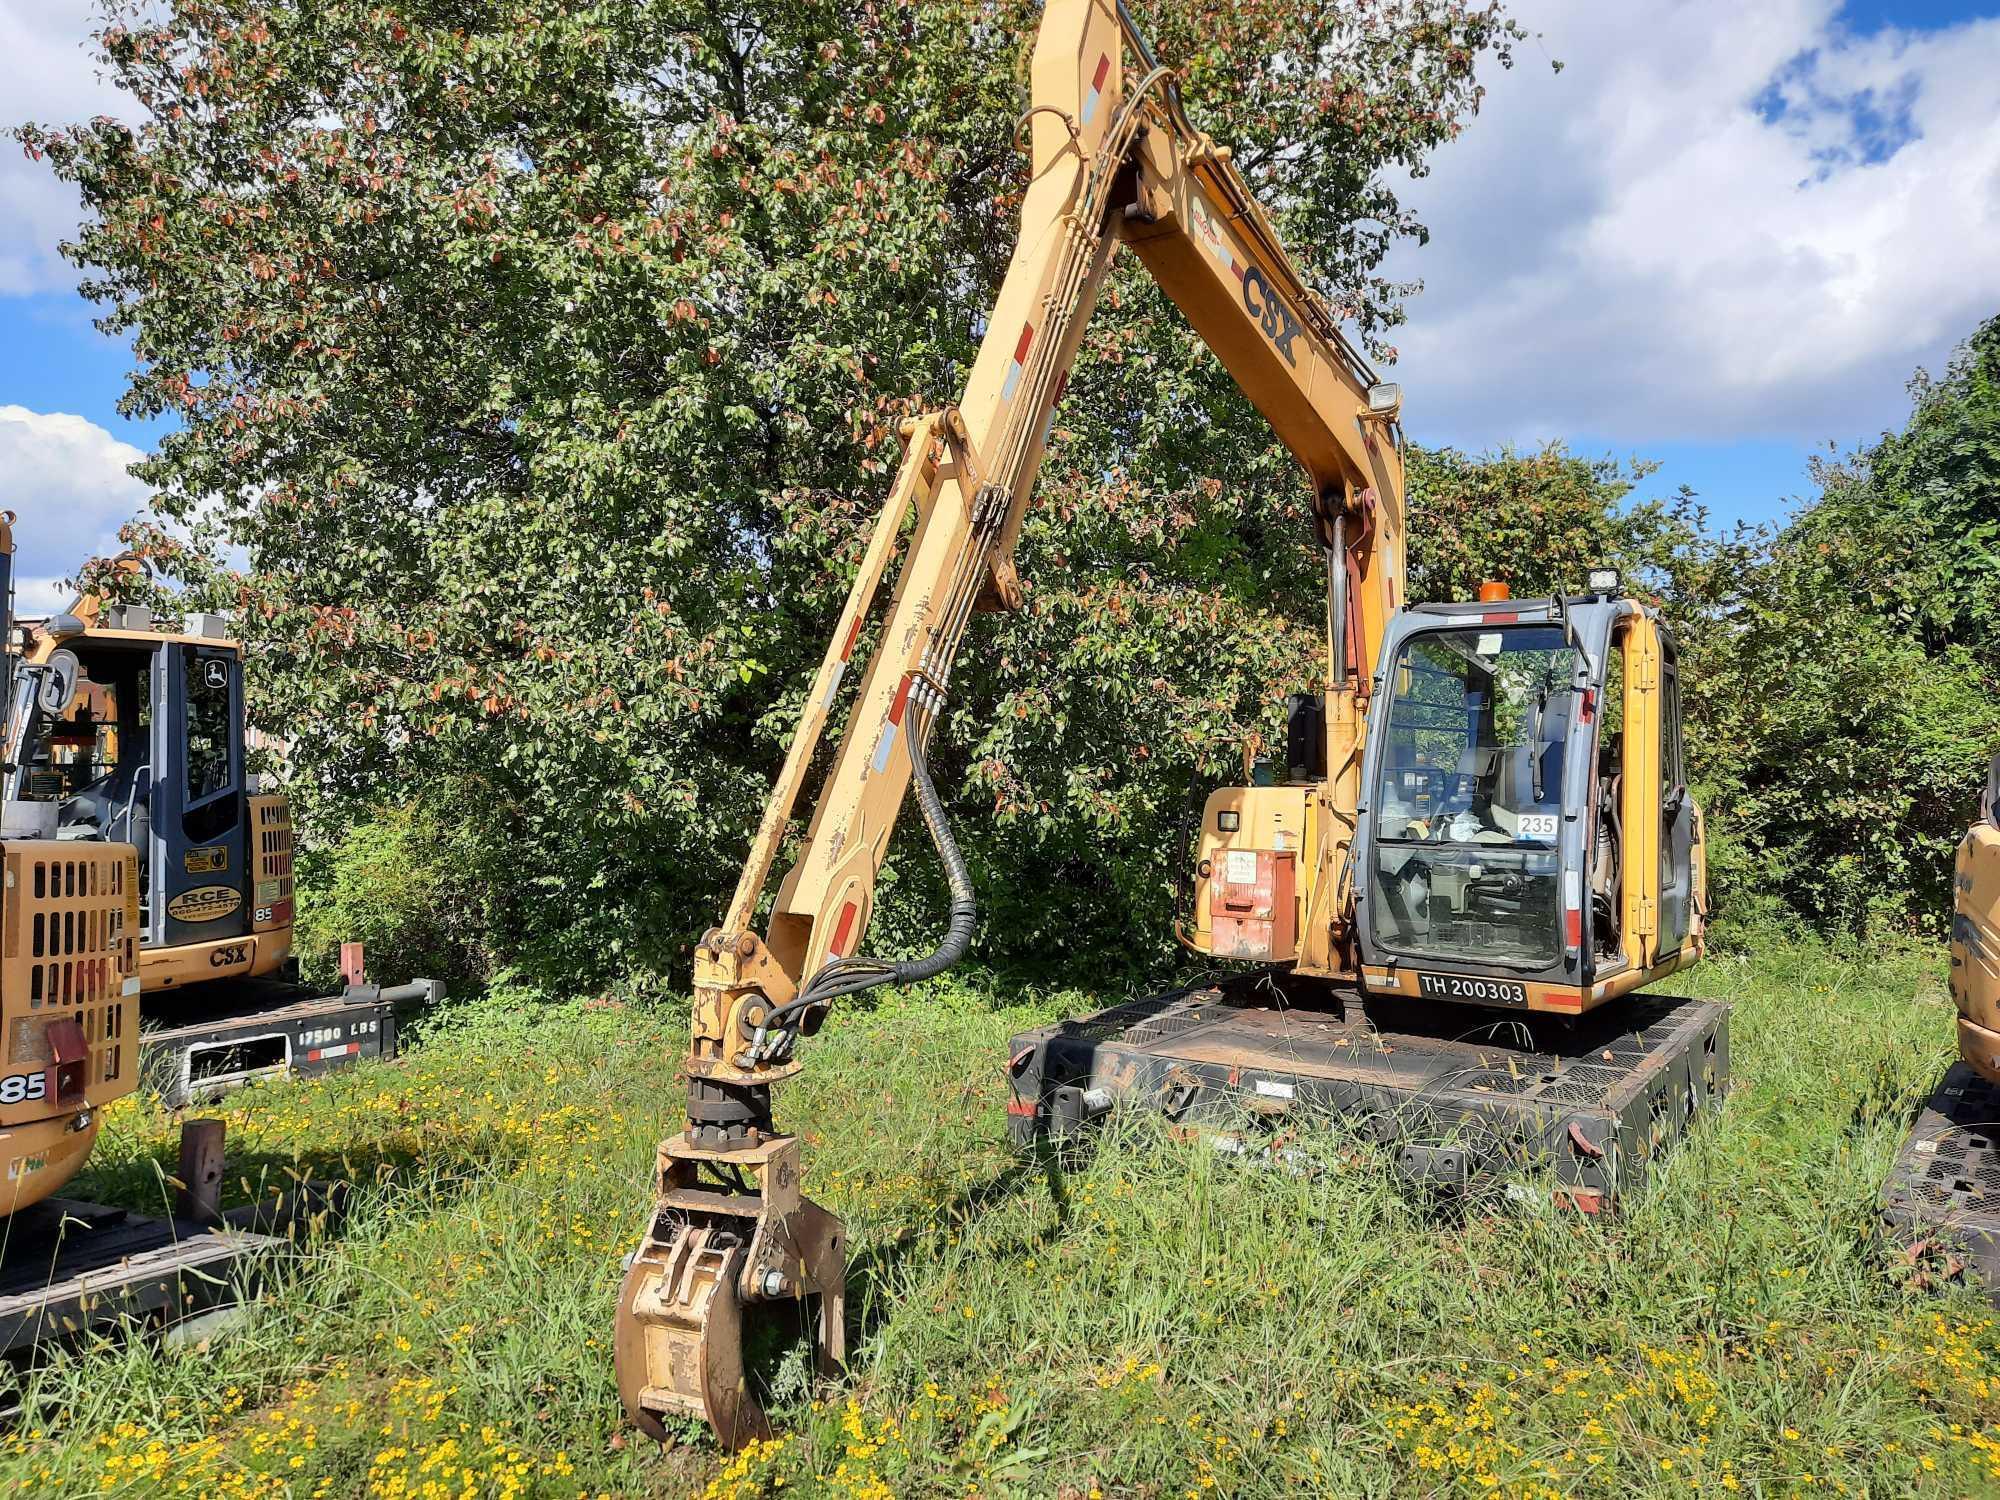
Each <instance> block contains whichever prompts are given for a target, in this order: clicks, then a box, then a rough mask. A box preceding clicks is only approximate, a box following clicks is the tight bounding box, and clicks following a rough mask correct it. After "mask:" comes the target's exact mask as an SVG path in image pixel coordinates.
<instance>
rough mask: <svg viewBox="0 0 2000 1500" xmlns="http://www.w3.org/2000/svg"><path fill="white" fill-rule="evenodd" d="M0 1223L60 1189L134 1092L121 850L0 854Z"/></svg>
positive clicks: (75, 845) (131, 925)
mask: <svg viewBox="0 0 2000 1500" xmlns="http://www.w3.org/2000/svg"><path fill="white" fill-rule="evenodd" d="M0 882H4V884H0V1025H4V1028H5V1030H4V1036H3V1037H0V1046H4V1048H5V1055H4V1072H0V1213H7V1214H11V1213H14V1212H16V1211H18V1210H20V1209H23V1208H26V1207H28V1206H29V1205H30V1204H32V1203H37V1202H39V1201H40V1200H42V1199H43V1198H46V1197H48V1196H49V1195H50V1194H52V1193H54V1192H56V1191H57V1190H58V1189H60V1188H61V1187H62V1186H63V1184H64V1183H66V1182H68V1181H69V1179H70V1178H71V1177H73V1176H74V1175H75V1174H76V1171H77V1169H78V1168H79V1167H81V1166H82V1165H83V1162H84V1159H85V1158H86V1157H87V1156H88V1155H89V1154H90V1147H91V1143H92V1142H93V1141H94V1140H95V1139H96V1138H97V1128H98V1121H99V1111H100V1110H102V1108H103V1107H104V1106H105V1105H106V1104H109V1103H110V1102H111V1101H112V1100H113V1099H116V1098H119V1097H121V1096H122V1095H125V1094H129V1093H131V1092H132V1090H133V1089H134V1088H136V1087H137V1086H138V1081H139V1077H138V1071H139V1070H138V1042H139V1036H138V1033H139V994H138V988H139V986H138V941H139V940H138V929H139V894H138V891H139V887H138V862H137V858H136V856H135V854H134V853H133V850H132V849H131V847H130V846H129V845H124V844H90V843H86V842H79V841H69V840H64V841H59V842H58V841H45V840H13V841H9V842H7V843H6V844H4V845H0Z"/></svg>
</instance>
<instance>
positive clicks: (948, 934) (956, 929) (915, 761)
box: [751, 721, 979, 1053]
mask: <svg viewBox="0 0 2000 1500" xmlns="http://www.w3.org/2000/svg"><path fill="white" fill-rule="evenodd" d="M929 727H930V726H929V723H928V721H926V722H924V723H920V724H919V723H913V724H912V725H911V726H910V730H911V733H910V782H911V786H912V788H913V789H914V791H915V793H916V799H917V810H918V812H920V813H921V814H922V815H923V819H924V826H925V827H926V828H927V829H929V830H930V835H931V842H932V843H933V844H935V845H936V846H937V852H938V858H939V859H940V860H942V861H943V862H944V876H945V883H946V884H947V885H948V886H949V887H950V888H951V915H950V918H949V920H948V921H947V923H946V926H945V934H944V937H943V938H942V939H941V940H940V941H939V943H938V945H937V947H935V948H934V949H932V950H931V951H930V952H929V953H927V954H925V955H924V956H923V957H922V958H914V959H908V960H902V961H891V960H884V959H879V958H863V957H861V956H859V955H856V956H855V957H853V958H837V959H835V960H834V961H833V962H832V963H830V964H826V965H824V966H823V967H822V968H821V969H820V971H819V972H818V973H817V974H815V975H813V977H812V978H811V979H809V980H807V981H806V984H805V987H804V988H803V989H801V990H800V991H799V993H798V995H797V997H796V998H795V999H793V1000H791V1001H789V1002H788V1003H786V1004H784V1005H781V1006H779V1007H777V1009H775V1010H773V1011H772V1012H771V1013H770V1015H768V1016H766V1017H765V1018H764V1024H763V1025H762V1026H761V1027H759V1028H758V1037H759V1041H758V1042H755V1043H753V1044H752V1047H751V1050H752V1052H753V1053H757V1052H758V1051H759V1050H760V1048H774V1049H775V1050H776V1051H777V1052H780V1053H782V1052H784V1051H788V1050H789V1049H790V1038H789V1036H786V1037H785V1039H784V1040H783V1041H781V1040H780V1036H781V1035H783V1034H785V1033H789V1032H790V1030H791V1029H792V1026H793V1023H795V1022H796V1021H798V1020H799V1019H800V1018H801V1017H803V1016H804V1015H805V1014H806V1013H807V1012H809V1011H811V1010H814V1009H816V1008H820V1007H824V1006H828V1005H831V1004H832V1003H833V1002H834V1001H835V1000H837V999H839V998H840V997H841V996H843V995H853V994H858V993H860V992H861V991H862V990H869V989H873V988H875V987H876V986H877V985H882V984H913V983H915V982H916V981H917V980H919V979H929V978H931V977H933V976H934V975H938V974H942V973H943V972H944V971H945V970H946V969H949V968H950V967H951V966H952V965H953V964H955V963H957V962H958V961H959V960H960V959H962V958H964V957H965V955H966V954H967V953H968V952H969V951H970V950H971V948H972V935H973V933H974V931H975V930H977V928H978V925H979V909H978V903H977V901H976V900H975V899H974V896H973V891H972V872H971V871H970V870H969V869H968V868H967V867H966V863H965V854H964V852H963V851H962V850H960V848H959V847H958V840H957V839H955V838H953V837H952V832H951V824H950V822H949V821H948V820H947V819H946V817H945V811H944V799H943V798H942V797H940V796H939V795H938V790H937V786H936V784H935V783H934V782H933V781H932V780H931V773H930V764H929V761H928V758H927V756H926V754H925V750H924V740H925V738H926V731H927V730H928V729H929Z"/></svg>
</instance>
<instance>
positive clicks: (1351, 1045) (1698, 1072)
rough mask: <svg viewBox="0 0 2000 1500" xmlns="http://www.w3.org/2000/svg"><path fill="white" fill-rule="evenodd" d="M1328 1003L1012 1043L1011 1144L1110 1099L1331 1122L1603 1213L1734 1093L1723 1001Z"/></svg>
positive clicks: (1113, 1024) (1452, 1173)
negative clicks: (1588, 1007) (1541, 1187)
mask: <svg viewBox="0 0 2000 1500" xmlns="http://www.w3.org/2000/svg"><path fill="white" fill-rule="evenodd" d="M1295 992H1296V991H1295ZM1306 993H1316V994H1317V995H1318V996H1319V997H1321V998H1322V999H1323V998H1325V997H1326V996H1327V995H1328V992H1327V991H1326V990H1324V989H1320V990H1318V991H1317V992H1312V991H1307V992H1306ZM1332 997H1333V999H1334V1000H1335V1002H1336V1004H1335V1006H1328V1005H1325V1004H1321V1005H1317V1006H1311V1007H1309V1006H1305V1005H1294V1004H1288V1003H1285V1002H1286V999H1287V996H1286V992H1285V991H1284V990H1281V989H1279V988H1277V987H1276V986H1275V985H1272V984H1267V983H1262V982H1254V981H1253V982H1251V983H1248V984H1238V985H1236V986H1234V987H1233V988H1232V989H1228V990H1225V989H1219V988H1209V989H1202V990H1193V991H1181V992H1177V993H1174V994H1169V995H1162V996H1155V997H1152V998H1150V999H1146V1000H1139V1001H1133V1002H1130V1003H1128V1004H1125V1005H1119V1006H1113V1007H1112V1008H1110V1009H1109V1010H1104V1011H1100V1012H1098V1013H1096V1014H1095V1015H1091V1016H1085V1017H1081V1018H1078V1019H1076V1020H1071V1021H1064V1022H1059V1023H1057V1024H1056V1025H1054V1026H1050V1027H1044V1028H1041V1029H1039V1030H1037V1031H1033V1032H1028V1033H1025V1034H1023V1035H1021V1036H1018V1037H1016V1038H1015V1039H1014V1042H1013V1046H1012V1049H1011V1051H1010V1054H1009V1055H1010V1058H1011V1064H1010V1074H1011V1076H1012V1079H1013V1082H1014V1093H1015V1099H1014V1102H1013V1104H1012V1105H1010V1113H1011V1115H1012V1124H1013V1128H1014V1134H1015V1136H1016V1138H1017V1139H1020V1140H1023V1141H1026V1140H1030V1139H1033V1138H1034V1137H1035V1136H1037V1135H1063V1134H1067V1133H1069V1132H1070V1131H1072V1130H1074V1129H1076V1128H1078V1126H1079V1125H1080V1124H1081V1123H1082V1121H1083V1120H1085V1119H1087V1118H1088V1117H1089V1116H1090V1115H1091V1114H1093V1113H1095V1112H1096V1111H1097V1109H1098V1107H1100V1106H1101V1105H1102V1103H1103V1102H1104V1101H1105V1099H1106V1098H1112V1099H1117V1100H1122V1101H1125V1102H1128V1103H1134V1104H1142V1105H1146V1106H1149V1107H1152V1108H1155V1109H1158V1110H1160V1111H1162V1112H1163V1113H1165V1114H1167V1115H1169V1116H1170V1117H1172V1118H1176V1119H1179V1118H1181V1117H1183V1116H1186V1115H1202V1114H1207V1115H1213V1114H1216V1113H1218V1112H1223V1111H1229V1110H1234V1111H1235V1112H1237V1113H1239V1114H1240V1113H1241V1112H1243V1111H1244V1110H1245V1109H1246V1108H1247V1109H1248V1110H1250V1111H1252V1112H1254V1113H1256V1114H1260V1115H1263V1116H1266V1117H1271V1118H1274V1119H1276V1118H1280V1117H1285V1116H1296V1117H1299V1118H1300V1119H1301V1120H1303V1119H1304V1118H1306V1117H1311V1116H1318V1117H1321V1118H1323V1119H1324V1118H1326V1117H1329V1116H1330V1117H1333V1118H1335V1119H1338V1120H1341V1121H1344V1122H1346V1123H1347V1124H1348V1125H1349V1126H1350V1127H1351V1128H1354V1129H1357V1130H1358V1131H1360V1132H1361V1133H1363V1134H1364V1135H1367V1136H1368V1137H1370V1138H1372V1139H1374V1140H1376V1141H1379V1142H1381V1143H1383V1144H1384V1145H1387V1146H1390V1147H1392V1148H1393V1150H1394V1152H1395V1159H1396V1161H1397V1164H1398V1166H1399V1167H1400V1168H1401V1169H1402V1170H1403V1171H1404V1172H1405V1173H1406V1174H1407V1175H1408V1176H1410V1177H1412V1178H1414V1179H1418V1180H1423V1181H1428V1182H1434V1183H1438V1184H1442V1185H1447V1186H1456V1187H1463V1186H1467V1185H1470V1184H1471V1183H1472V1182H1474V1181H1475V1180H1477V1179H1479V1178H1482V1177H1485V1176H1489V1175H1492V1174H1495V1173H1499V1172H1504V1171H1510V1170H1534V1169H1551V1168H1552V1169H1553V1170H1554V1172H1555V1175H1556V1179H1557V1181H1558V1182H1559V1183H1560V1184H1563V1185H1564V1186H1566V1187H1569V1188H1572V1189H1575V1190H1577V1191H1576V1194H1575V1196H1577V1197H1578V1198H1579V1199H1583V1198H1585V1197H1588V1199H1589V1200H1590V1201H1589V1202H1588V1203H1587V1205H1586V1206H1593V1207H1596V1206H1602V1201H1601V1200H1604V1199H1608V1198H1610V1197H1613V1196H1615V1195H1617V1194H1618V1193H1620V1192H1629V1191H1630V1190H1632V1189H1633V1188H1634V1187H1636V1186H1637V1185H1638V1184H1639V1183H1640V1181H1641V1180H1642V1179H1643V1176H1644V1172H1643V1168H1644V1166H1645V1165H1646V1164H1647V1163H1648V1162H1650V1161H1651V1160H1653V1159H1654V1158H1655V1157H1657V1156H1659V1155H1661V1154H1663V1153H1664V1152H1665V1151H1666V1150H1667V1149H1668V1148H1669V1147H1670V1146H1671V1145H1672V1144H1673V1143H1674V1142H1675V1141H1676V1140H1678V1139H1679V1138H1680V1136H1681V1135H1682V1134H1683V1133H1684V1132H1685V1131H1686V1129H1687V1128H1688V1126H1689V1124H1690V1123H1691V1122H1692V1121H1693V1120H1694V1119H1695V1118H1696V1117H1697V1116H1698V1115H1699V1114H1700V1113H1701V1112H1702V1111H1704V1110H1706V1109H1709V1108H1713V1107H1716V1106H1718V1105H1719V1104H1720V1102H1721V1097H1722V1093H1723V1091H1724V1089H1725V1088H1726V1087H1727V1083H1728V1073H1729V1053H1728V1007H1727V1006H1725V1005H1722V1004H1719V1003H1717V1002H1714V1001H1706V1000H1685V999H1678V998H1672V997H1653V996H1644V997H1638V998H1635V999H1633V1000H1631V1001H1629V1002H1627V1003H1624V1004H1622V1005H1610V1006H1605V1007H1601V1008H1599V1009H1598V1010H1595V1011H1593V1012H1591V1013H1589V1014H1588V1015H1585V1016H1582V1017H1577V1018H1570V1017H1560V1016H1548V1015H1542V1014H1537V1013H1528V1014H1523V1013H1518V1012H1515V1013H1508V1014H1504V1015H1496V1014H1494V1013H1491V1012H1486V1011H1481V1010H1475V1009H1468V1008H1466V1007H1463V1006H1452V1005H1427V1004H1423V1003H1421V1002H1411V1001H1408V1000H1393V999H1391V1000H1381V1001H1374V1002H1371V1005H1372V1010H1370V1009H1367V1008H1364V1006H1363V1005H1362V1003H1361V1001H1360V999H1359V997H1358V996H1357V995H1355V994H1354V993H1353V992H1352V991H1347V992H1345V993H1344V995H1343V994H1342V992H1333V995H1332ZM1342 999H1344V1000H1345V1002H1346V1003H1345V1004H1344V1005H1341V1004H1339V1002H1340V1001H1341V1000H1342ZM1087 1095H1088V1096H1089V1098H1086V1097H1085V1096H1087Z"/></svg>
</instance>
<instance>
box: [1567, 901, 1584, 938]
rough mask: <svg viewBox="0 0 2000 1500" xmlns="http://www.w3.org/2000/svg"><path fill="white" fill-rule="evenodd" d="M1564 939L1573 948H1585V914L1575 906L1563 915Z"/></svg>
mask: <svg viewBox="0 0 2000 1500" xmlns="http://www.w3.org/2000/svg"><path fill="white" fill-rule="evenodd" d="M1563 939H1564V941H1566V942H1567V943H1568V944H1569V945H1570V947H1572V948H1581V947H1582V946H1583V913H1582V912H1580V911H1578V910H1577V909H1576V908H1575V907H1574V906H1572V907H1570V908H1569V909H1568V910H1567V911H1565V912H1564V913H1563Z"/></svg>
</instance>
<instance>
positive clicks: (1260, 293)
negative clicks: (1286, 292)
mask: <svg viewBox="0 0 2000 1500" xmlns="http://www.w3.org/2000/svg"><path fill="white" fill-rule="evenodd" d="M1243 308H1244V310H1245V311H1246V312H1248V313H1249V314H1250V316H1251V317H1253V318H1255V319H1256V320H1257V326H1258V327H1259V328H1261V329H1263V330H1264V337H1265V338H1267V339H1269V340H1270V341H1271V342H1272V343H1274V344H1276V345H1277V346H1278V352H1279V353H1280V354H1282V355H1284V356H1285V363H1286V364H1288V365H1296V364H1297V363H1298V360H1297V359H1296V358H1294V357H1293V355H1292V340H1293V339H1295V338H1297V337H1298V336H1299V320H1298V319H1297V318H1295V317H1293V316H1292V310H1291V309H1290V308H1289V307H1287V306H1285V304H1284V303H1283V302H1282V301H1281V300H1280V299H1279V297H1278V294H1277V293H1276V292H1274V291H1272V290H1271V283H1270V282H1268V281H1266V280H1265V279H1264V273H1263V272H1262V271H1260V270H1258V269H1257V267H1255V266H1251V267H1250V268H1249V269H1248V270H1246V271H1245V272H1244V273H1243Z"/></svg>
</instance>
